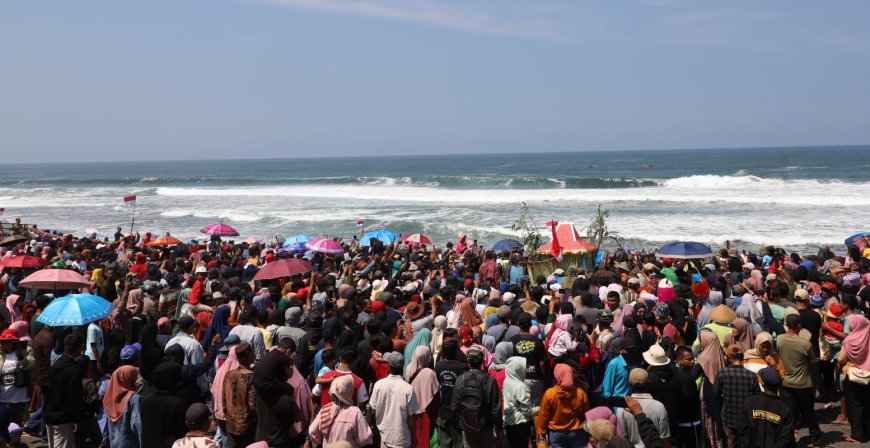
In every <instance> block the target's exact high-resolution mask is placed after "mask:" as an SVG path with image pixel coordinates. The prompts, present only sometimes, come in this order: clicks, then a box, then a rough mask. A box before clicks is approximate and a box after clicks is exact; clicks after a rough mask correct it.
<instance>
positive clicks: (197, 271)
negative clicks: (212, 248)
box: [193, 266, 208, 274]
mask: <svg viewBox="0 0 870 448" xmlns="http://www.w3.org/2000/svg"><path fill="white" fill-rule="evenodd" d="M207 272H208V269H206V268H205V266H200V267H198V268H196V270H195V271H193V273H194V274H205V273H207Z"/></svg>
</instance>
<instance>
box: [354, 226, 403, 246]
mask: <svg viewBox="0 0 870 448" xmlns="http://www.w3.org/2000/svg"><path fill="white" fill-rule="evenodd" d="M371 238H374V239H376V240H378V241H380V242H382V243H384V244H390V243H392V242H393V241H399V235H396V234H395V233H393V232H390V231H389V230H373V231H371V232H368V233H366V234H365V235H363V236H362V238H360V239H359V245H360V246H368V245H369V240H370V239H371Z"/></svg>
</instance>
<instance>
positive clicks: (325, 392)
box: [320, 347, 404, 406]
mask: <svg viewBox="0 0 870 448" xmlns="http://www.w3.org/2000/svg"><path fill="white" fill-rule="evenodd" d="M338 359H339V363H338V368H336V369H335V370H330V371H329V372H327V373H326V374H324V375H323V379H324V380H327V381H329V382H327V383H325V384H323V386H324V387H323V389H322V392H321V394H320V405H321V406H325V405H326V403H329V401H330V400H331V398H330V396H329V383H331V382H332V380H333V379H334V378H338V377H340V376H344V375H350V376H351V377H352V378H353V391H354V400H355V401H356V404H362V403H365V402H366V401H368V400H369V393H368V390H367V389H366V385H365V383H364V382H363V380H362V378H360V377H358V376H357V375H356V374H355V373H353V368H354V366H356V363H357V361H358V360H359V352H358V351H357V350H356V347H342V348H341V350H340V351H339V356H338ZM402 359H403V360H402V363H403V364H404V358H402Z"/></svg>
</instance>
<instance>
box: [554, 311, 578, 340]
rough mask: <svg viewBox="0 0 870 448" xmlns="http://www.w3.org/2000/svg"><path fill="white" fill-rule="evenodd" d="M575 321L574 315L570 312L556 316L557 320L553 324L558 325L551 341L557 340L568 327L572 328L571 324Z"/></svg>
mask: <svg viewBox="0 0 870 448" xmlns="http://www.w3.org/2000/svg"><path fill="white" fill-rule="evenodd" d="M573 322H574V317H572V316H571V315H570V314H562V315H560V316H559V317H557V318H556V322H555V323H553V326H554V327H556V328H555V330H553V334H552V335H551V336H550V340H551V341H555V340H556V339H557V338H558V337H559V336H561V335H562V333H567V332H568V329H569V328H571V324H572V323H573Z"/></svg>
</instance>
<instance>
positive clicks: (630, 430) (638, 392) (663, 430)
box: [616, 368, 671, 448]
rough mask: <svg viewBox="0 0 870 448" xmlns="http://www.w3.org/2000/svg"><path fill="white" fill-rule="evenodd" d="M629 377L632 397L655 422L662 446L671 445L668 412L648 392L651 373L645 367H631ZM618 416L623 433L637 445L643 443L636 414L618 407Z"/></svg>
mask: <svg viewBox="0 0 870 448" xmlns="http://www.w3.org/2000/svg"><path fill="white" fill-rule="evenodd" d="M628 378H629V380H628V381H629V383H630V384H631V388H632V394H631V397H632V398H634V399H635V400H637V402H638V403H639V404H640V406H641V408H642V409H643V413H644V414H645V415H646V416H647V417H648V418H649V419H650V420H652V422H653V424H655V427H656V431H658V433H659V437H661V441H662V446H663V447H665V448H669V447H670V446H671V439H670V437H671V432H670V431H671V428H670V424H669V423H668V413H667V411H666V410H665V406H664V405H663V404H662V403H661V402H660V401H658V400H656V399H654V398H653V397H652V395H650V394H649V393H648V390H649V374H648V373H647V371H646V370H644V369H639V368H636V369H631V372H630V373H629V376H628ZM616 418H617V420H618V421H619V425H620V427H621V428H622V431H623V433H625V437H626V438H627V439H628V440H629V441H630V442H631V443H633V444H635V445H642V444H643V440H642V439H641V436H640V430H639V427H638V422H637V420H636V419H635V416H634V414H632V413H631V412H630V411H628V410H626V409H623V408H617V409H616Z"/></svg>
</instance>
